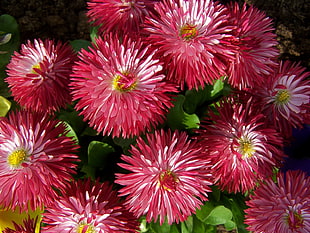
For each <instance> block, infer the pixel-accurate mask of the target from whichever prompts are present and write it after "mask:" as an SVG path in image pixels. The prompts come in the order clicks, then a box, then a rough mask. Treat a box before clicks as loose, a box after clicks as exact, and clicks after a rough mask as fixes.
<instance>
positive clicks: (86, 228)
mask: <svg viewBox="0 0 310 233" xmlns="http://www.w3.org/2000/svg"><path fill="white" fill-rule="evenodd" d="M77 233H96V229H95V227H94V226H93V225H91V224H84V223H82V224H80V225H79V226H78V229H77Z"/></svg>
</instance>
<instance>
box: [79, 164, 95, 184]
mask: <svg viewBox="0 0 310 233" xmlns="http://www.w3.org/2000/svg"><path fill="white" fill-rule="evenodd" d="M81 172H84V173H85V174H86V176H87V177H90V178H91V179H93V180H95V179H96V175H95V174H96V168H94V167H92V166H90V165H88V164H84V165H83V167H82V169H81Z"/></svg>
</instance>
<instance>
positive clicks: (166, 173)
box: [116, 130, 212, 224]
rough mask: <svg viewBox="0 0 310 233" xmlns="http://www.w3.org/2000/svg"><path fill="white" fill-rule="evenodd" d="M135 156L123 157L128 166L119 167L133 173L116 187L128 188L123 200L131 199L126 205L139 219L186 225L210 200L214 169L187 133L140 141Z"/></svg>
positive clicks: (133, 151) (119, 179) (120, 177)
mask: <svg viewBox="0 0 310 233" xmlns="http://www.w3.org/2000/svg"><path fill="white" fill-rule="evenodd" d="M130 153H131V154H132V156H126V155H123V156H122V159H123V161H125V162H126V163H127V164H125V163H122V164H119V165H120V166H121V167H122V168H124V169H127V170H129V171H131V173H129V174H116V176H117V180H116V183H118V184H121V185H124V186H125V187H123V188H122V189H121V190H120V193H121V196H127V195H128V196H127V199H126V202H125V205H126V206H128V208H129V210H130V211H131V212H133V213H134V215H135V216H137V217H140V216H142V215H146V220H147V221H148V222H151V221H152V220H154V221H155V222H156V221H157V219H158V217H159V218H160V224H162V223H163V222H164V221H165V217H166V218H167V220H168V223H169V224H172V223H173V222H175V221H176V222H179V221H185V220H186V219H187V217H188V216H190V215H191V214H193V213H194V212H195V210H196V208H197V207H199V206H200V205H202V201H201V200H207V192H210V191H211V190H210V188H209V185H212V182H210V179H211V178H210V176H211V174H210V167H209V164H208V162H207V161H206V159H205V155H204V154H203V153H202V151H201V148H200V147H199V146H198V145H197V143H196V142H195V141H191V140H189V139H188V137H187V135H186V133H185V132H178V131H175V132H174V133H172V132H171V131H168V132H164V131H163V130H161V131H155V133H154V134H148V135H147V136H146V141H144V140H143V139H142V138H141V137H140V138H138V139H137V147H133V146H132V148H131V150H130Z"/></svg>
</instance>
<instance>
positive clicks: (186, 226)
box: [181, 216, 198, 233]
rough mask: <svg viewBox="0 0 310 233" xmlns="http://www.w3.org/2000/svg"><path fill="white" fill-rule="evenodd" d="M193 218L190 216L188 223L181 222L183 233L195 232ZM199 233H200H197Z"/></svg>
mask: <svg viewBox="0 0 310 233" xmlns="http://www.w3.org/2000/svg"><path fill="white" fill-rule="evenodd" d="M193 224H194V223H193V216H189V217H188V218H187V219H186V221H184V222H181V232H182V233H192V232H193ZM197 233H198V232H197Z"/></svg>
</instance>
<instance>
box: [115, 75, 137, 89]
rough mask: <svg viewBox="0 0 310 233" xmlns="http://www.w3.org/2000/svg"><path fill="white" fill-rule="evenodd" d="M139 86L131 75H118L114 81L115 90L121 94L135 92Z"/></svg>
mask: <svg viewBox="0 0 310 233" xmlns="http://www.w3.org/2000/svg"><path fill="white" fill-rule="evenodd" d="M136 85H137V80H136V78H135V76H134V75H132V74H130V73H126V72H125V73H118V74H117V75H116V76H115V77H114V79H113V88H114V89H115V90H118V91H121V92H128V91H131V90H133V89H134V88H135V87H136Z"/></svg>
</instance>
